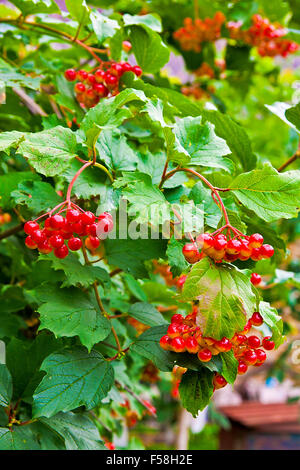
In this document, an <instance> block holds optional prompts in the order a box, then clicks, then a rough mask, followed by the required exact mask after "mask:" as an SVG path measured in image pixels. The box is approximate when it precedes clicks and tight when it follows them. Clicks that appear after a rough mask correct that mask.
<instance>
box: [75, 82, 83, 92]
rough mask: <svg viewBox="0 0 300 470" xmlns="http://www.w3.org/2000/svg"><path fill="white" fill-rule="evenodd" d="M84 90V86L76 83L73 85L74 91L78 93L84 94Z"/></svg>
mask: <svg viewBox="0 0 300 470" xmlns="http://www.w3.org/2000/svg"><path fill="white" fill-rule="evenodd" d="M85 90H86V88H85V85H84V84H83V83H80V82H79V83H76V85H75V91H77V92H78V93H84V92H85Z"/></svg>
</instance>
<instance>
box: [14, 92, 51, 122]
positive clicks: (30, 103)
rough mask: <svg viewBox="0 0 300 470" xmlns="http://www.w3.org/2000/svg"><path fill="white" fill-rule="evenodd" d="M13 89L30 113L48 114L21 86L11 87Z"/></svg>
mask: <svg viewBox="0 0 300 470" xmlns="http://www.w3.org/2000/svg"><path fill="white" fill-rule="evenodd" d="M13 91H14V93H15V94H16V95H18V96H19V98H21V100H22V101H23V103H24V104H25V105H26V106H27V108H28V109H29V111H30V112H31V113H32V114H39V115H40V116H48V114H47V113H46V112H45V111H44V110H43V109H42V108H41V107H40V105H39V104H37V103H36V102H35V101H34V100H33V99H32V98H31V97H30V96H28V95H27V93H26V92H25V91H24V90H23V88H13Z"/></svg>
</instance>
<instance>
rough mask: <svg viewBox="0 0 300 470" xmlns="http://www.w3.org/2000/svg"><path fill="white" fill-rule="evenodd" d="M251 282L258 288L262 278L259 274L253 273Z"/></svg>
mask: <svg viewBox="0 0 300 470" xmlns="http://www.w3.org/2000/svg"><path fill="white" fill-rule="evenodd" d="M250 281H251V282H252V284H253V285H254V286H258V284H260V283H261V276H260V275H259V274H257V273H252V274H251V279H250Z"/></svg>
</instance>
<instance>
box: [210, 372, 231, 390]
mask: <svg viewBox="0 0 300 470" xmlns="http://www.w3.org/2000/svg"><path fill="white" fill-rule="evenodd" d="M227 383H228V382H227V380H226V379H224V377H223V376H222V375H221V374H215V375H214V378H213V384H214V386H215V388H216V389H218V388H223V387H225V385H227Z"/></svg>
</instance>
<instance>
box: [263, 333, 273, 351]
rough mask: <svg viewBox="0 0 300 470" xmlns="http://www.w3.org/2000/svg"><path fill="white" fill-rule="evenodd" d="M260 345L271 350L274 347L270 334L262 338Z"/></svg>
mask: <svg viewBox="0 0 300 470" xmlns="http://www.w3.org/2000/svg"><path fill="white" fill-rule="evenodd" d="M262 346H263V348H264V349H266V350H267V351H271V350H272V349H274V348H275V343H274V341H272V340H271V336H265V337H264V339H263V340H262Z"/></svg>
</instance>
